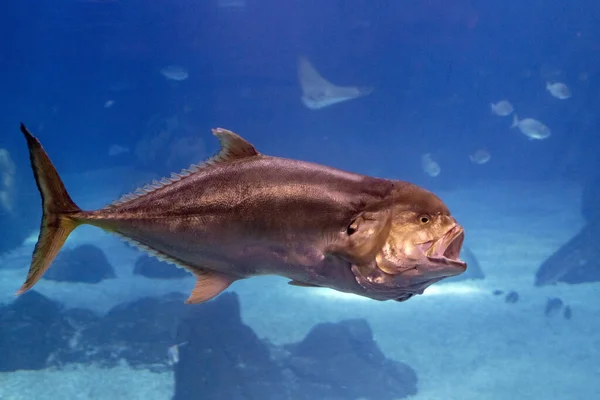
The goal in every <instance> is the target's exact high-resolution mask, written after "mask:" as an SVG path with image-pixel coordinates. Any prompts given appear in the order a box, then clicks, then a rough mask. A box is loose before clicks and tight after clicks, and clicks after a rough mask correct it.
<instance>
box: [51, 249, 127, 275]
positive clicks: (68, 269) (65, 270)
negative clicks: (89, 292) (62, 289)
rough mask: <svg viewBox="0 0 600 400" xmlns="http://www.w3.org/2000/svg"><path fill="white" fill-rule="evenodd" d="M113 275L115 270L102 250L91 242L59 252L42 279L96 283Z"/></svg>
mask: <svg viewBox="0 0 600 400" xmlns="http://www.w3.org/2000/svg"><path fill="white" fill-rule="evenodd" d="M115 276H116V275H115V271H114V269H113V267H112V265H110V263H109V262H108V259H107V258H106V255H105V254H104V252H103V251H102V250H101V249H100V248H98V247H96V246H94V245H93V244H83V245H81V246H77V247H75V248H74V249H72V250H64V251H62V252H61V253H59V254H58V256H57V257H56V261H55V262H54V264H53V265H52V267H51V268H50V269H49V270H48V272H46V274H45V275H44V279H48V280H52V281H60V282H84V283H98V282H101V281H102V280H104V279H110V278H114V277H115Z"/></svg>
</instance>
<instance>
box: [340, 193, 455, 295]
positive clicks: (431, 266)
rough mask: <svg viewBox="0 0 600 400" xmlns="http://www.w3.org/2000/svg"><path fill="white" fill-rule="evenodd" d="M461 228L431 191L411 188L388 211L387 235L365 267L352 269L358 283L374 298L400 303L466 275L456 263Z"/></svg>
mask: <svg viewBox="0 0 600 400" xmlns="http://www.w3.org/2000/svg"><path fill="white" fill-rule="evenodd" d="M464 237H465V235H464V230H463V228H462V226H460V225H459V224H458V222H457V221H456V220H455V219H454V217H453V216H452V215H451V214H450V211H449V210H448V208H447V207H446V205H445V204H444V203H443V202H442V200H440V199H439V198H438V197H437V196H435V195H434V194H433V193H431V192H429V191H427V190H425V189H422V188H419V187H416V186H411V187H410V189H409V192H408V193H405V194H403V195H402V196H400V197H399V198H398V199H397V200H396V202H395V204H394V205H393V206H392V208H391V217H390V226H389V231H388V234H387V237H386V239H385V241H384V243H383V246H382V247H381V248H380V250H379V252H378V253H377V255H376V256H375V260H374V262H371V263H370V264H368V265H363V266H359V265H356V264H355V265H353V266H352V271H353V272H354V275H355V277H356V280H357V282H358V283H359V284H360V285H361V286H362V287H363V288H364V289H365V290H366V291H367V292H368V294H367V295H368V296H369V297H372V298H374V299H378V300H390V299H393V300H397V301H404V300H407V299H408V298H410V297H412V296H413V295H415V294H422V293H423V291H424V290H425V289H426V288H427V287H428V286H430V285H431V284H433V283H435V282H437V281H440V280H442V279H444V278H448V277H451V276H455V275H459V274H461V273H463V272H465V271H466V269H467V264H466V263H465V262H464V261H462V260H460V259H459V255H460V251H461V248H462V245H463V241H464Z"/></svg>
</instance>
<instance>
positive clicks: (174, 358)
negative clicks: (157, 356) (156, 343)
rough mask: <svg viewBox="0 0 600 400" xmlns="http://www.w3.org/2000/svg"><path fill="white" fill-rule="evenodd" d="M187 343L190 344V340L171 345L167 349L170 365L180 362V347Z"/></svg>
mask: <svg viewBox="0 0 600 400" xmlns="http://www.w3.org/2000/svg"><path fill="white" fill-rule="evenodd" d="M186 344H188V342H181V343H178V344H174V345H172V346H169V348H168V349H167V363H168V364H169V365H175V364H177V363H178V362H179V348H180V347H182V346H185V345H186Z"/></svg>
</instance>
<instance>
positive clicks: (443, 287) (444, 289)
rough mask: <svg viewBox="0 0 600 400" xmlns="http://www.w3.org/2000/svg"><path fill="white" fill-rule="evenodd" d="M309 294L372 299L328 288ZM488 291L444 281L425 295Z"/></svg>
mask: <svg viewBox="0 0 600 400" xmlns="http://www.w3.org/2000/svg"><path fill="white" fill-rule="evenodd" d="M303 289H304V290H305V291H306V292H309V293H308V294H309V295H311V296H315V297H321V298H326V299H329V300H341V301H370V300H371V299H369V298H367V297H362V296H358V295H355V294H351V293H343V292H338V291H336V290H333V289H326V288H303ZM485 293H487V292H486V291H485V290H483V289H481V288H479V287H475V286H473V285H471V284H468V283H444V284H440V285H432V286H430V287H429V288H427V289H426V290H425V293H424V294H423V296H460V297H468V296H476V295H481V294H485Z"/></svg>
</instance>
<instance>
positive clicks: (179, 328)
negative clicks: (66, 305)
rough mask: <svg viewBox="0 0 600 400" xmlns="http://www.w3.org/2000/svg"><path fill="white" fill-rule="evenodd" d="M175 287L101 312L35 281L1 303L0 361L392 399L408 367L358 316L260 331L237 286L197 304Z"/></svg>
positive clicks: (200, 387) (210, 393)
mask: <svg viewBox="0 0 600 400" xmlns="http://www.w3.org/2000/svg"><path fill="white" fill-rule="evenodd" d="M184 299H185V296H183V295H182V294H179V293H173V294H169V295H166V296H163V297H160V298H144V299H140V300H137V301H134V302H131V303H128V304H123V305H119V306H117V307H115V308H113V309H112V310H110V311H109V312H108V313H107V314H106V315H105V316H104V317H98V316H96V315H95V314H93V313H92V312H91V311H88V310H83V309H70V310H63V309H62V308H61V307H60V306H59V305H58V304H56V303H54V302H52V301H51V300H48V299H46V298H45V297H43V296H41V295H40V294H38V293H36V292H35V291H31V292H28V293H26V294H24V295H23V296H22V297H19V298H18V299H17V301H15V302H14V303H13V304H12V305H11V306H8V307H4V308H2V309H1V310H0V311H1V313H0V352H1V353H0V354H1V355H2V357H0V371H14V370H16V369H42V368H45V367H47V366H49V365H50V366H55V367H61V366H64V365H65V364H69V363H79V364H89V363H94V364H97V365H103V366H107V367H110V366H114V365H118V364H119V363H122V362H123V361H125V362H127V363H128V364H129V365H131V366H133V367H136V368H146V369H150V370H154V371H157V370H163V371H164V370H170V369H174V372H175V393H174V396H173V397H172V399H173V400H187V399H197V398H202V399H203V400H216V399H219V400H221V399H227V400H247V399H261V400H314V399H320V400H347V399H350V398H353V399H356V398H372V399H374V398H376V399H378V400H393V399H400V398H404V397H407V396H410V395H413V394H416V393H417V377H416V374H415V372H414V371H413V370H412V369H411V368H410V367H409V366H408V365H405V364H402V363H400V362H396V361H392V360H389V359H387V358H386V357H385V355H384V354H383V353H382V352H381V350H380V349H379V348H378V346H377V344H376V343H375V341H374V340H373V334H372V332H371V328H370V327H369V325H368V323H367V322H366V321H364V320H361V319H357V320H348V321H342V322H339V323H324V324H319V325H317V326H315V327H314V328H313V329H312V330H311V331H310V332H309V334H308V335H307V336H306V337H305V339H304V340H302V341H301V342H299V343H294V344H289V345H285V346H275V345H272V344H269V343H268V342H266V341H264V340H261V339H260V338H259V337H258V336H257V335H256V333H255V332H254V331H253V330H252V329H251V328H250V327H249V326H247V325H245V324H244V323H243V321H242V319H241V316H240V304H239V300H238V297H237V295H236V294H234V293H224V294H222V295H221V296H219V297H218V298H216V299H214V300H212V301H210V302H207V303H204V304H198V305H186V304H184V303H183V301H184Z"/></svg>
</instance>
